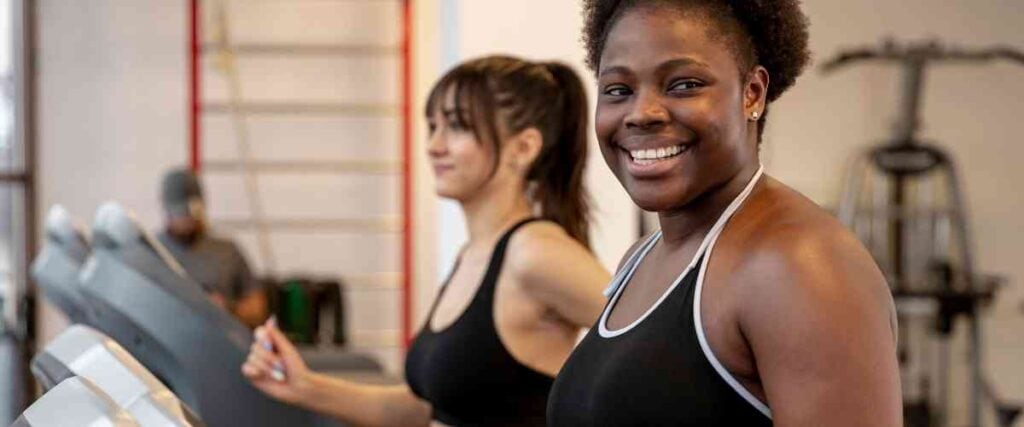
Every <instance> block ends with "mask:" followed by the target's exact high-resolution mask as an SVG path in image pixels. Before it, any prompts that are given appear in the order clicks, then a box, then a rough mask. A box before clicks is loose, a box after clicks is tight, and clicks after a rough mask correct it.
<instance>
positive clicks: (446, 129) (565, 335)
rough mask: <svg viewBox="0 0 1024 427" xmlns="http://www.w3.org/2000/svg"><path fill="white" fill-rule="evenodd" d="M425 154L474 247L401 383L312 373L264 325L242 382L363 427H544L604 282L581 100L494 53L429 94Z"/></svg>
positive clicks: (465, 251) (435, 308) (579, 91)
mask: <svg viewBox="0 0 1024 427" xmlns="http://www.w3.org/2000/svg"><path fill="white" fill-rule="evenodd" d="M426 116H427V121H428V122H429V125H430V142H429V144H428V146H427V150H428V154H429V156H430V161H431V166H432V167H433V170H434V175H435V177H436V191H437V193H438V195H439V196H441V197H445V198H449V199H453V200H456V201H458V202H459V203H460V204H461V206H462V209H463V212H464V213H465V217H466V223H467V226H468V229H469V241H468V242H467V243H466V244H465V246H463V248H462V251H461V253H460V256H459V259H458V261H457V262H456V264H455V266H454V267H453V268H452V272H451V274H450V275H449V277H448V280H446V282H445V284H444V285H443V286H442V288H441V290H440V292H439V293H438V296H437V298H436V299H435V301H434V303H433V304H432V307H431V309H430V311H429V314H428V316H427V319H426V321H425V323H424V325H423V328H422V330H421V331H420V333H419V334H418V335H417V337H416V339H415V341H413V344H412V347H411V348H410V349H409V352H408V355H407V358H406V366H405V376H406V384H402V385H398V386H370V385H362V384H356V383H353V382H349V381H345V380H340V379H336V378H330V377H328V376H326V375H323V374H318V373H315V372H312V371H310V370H309V369H308V368H307V367H306V365H305V364H304V363H303V361H302V359H301V358H300V357H299V355H298V352H296V350H295V347H294V346H293V345H292V344H291V343H290V342H288V340H287V339H286V338H285V337H284V336H283V335H282V334H281V332H280V331H279V330H278V329H277V328H276V327H275V325H273V324H272V323H269V324H267V325H264V326H263V327H261V328H258V329H257V330H256V344H254V345H253V348H252V350H251V353H250V355H249V358H248V360H247V361H246V362H245V364H244V365H243V366H242V371H243V372H244V373H245V375H246V376H247V377H248V378H249V379H250V380H251V381H252V383H253V385H254V386H256V387H257V388H259V389H260V390H263V391H264V392H265V393H267V394H268V395H270V396H272V397H275V398H277V399H280V400H283V401H286V402H289V403H292V404H295V405H299V406H302V407H305V408H308V409H311V410H314V411H319V412H322V413H325V414H328V415H331V416H333V417H335V418H338V419H339V420H342V421H345V422H348V423H352V424H357V425H396V426H411V425H428V424H431V423H436V424H443V425H497V426H504V425H508V426H533V425H537V426H543V425H545V424H546V421H545V418H544V412H545V407H546V402H547V396H548V391H549V390H550V388H551V385H552V383H553V380H554V376H555V375H556V374H557V373H558V371H559V370H560V369H561V367H562V364H563V363H564V362H565V360H566V358H567V357H568V355H569V353H570V352H571V351H572V348H573V346H574V344H575V342H576V339H577V337H578V333H579V331H580V329H581V328H583V327H587V326H589V325H591V324H593V323H594V322H595V320H596V319H597V317H598V314H599V313H600V311H601V308H602V307H603V306H604V297H603V296H602V295H601V289H602V288H603V287H604V286H605V285H606V284H607V282H608V280H609V274H608V272H607V271H606V270H605V269H604V268H603V267H601V265H600V264H599V263H598V262H597V260H596V259H595V258H594V256H593V255H592V254H591V252H590V250H589V238H588V199H587V193H586V191H585V189H584V187H583V172H584V164H585V163H586V160H587V133H588V131H589V130H588V126H589V125H588V122H587V117H588V112H587V99H586V95H585V92H584V89H583V84H582V83H581V81H580V79H579V77H578V76H577V75H576V73H575V72H573V71H572V69H571V68H569V67H567V66H565V65H562V64H558V63H534V62H529V61H525V60H522V59H518V58H512V57H506V56H491V57H486V58H481V59H477V60H473V61H469V62H466V63H463V64H461V65H459V66H458V67H456V68H455V69H453V70H451V71H449V72H448V73H447V74H446V75H445V76H444V77H443V78H442V79H441V80H440V81H439V82H438V83H437V85H435V86H434V88H433V90H432V92H431V94H430V97H429V99H428V102H427V107H426Z"/></svg>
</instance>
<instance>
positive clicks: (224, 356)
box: [80, 203, 380, 427]
mask: <svg viewBox="0 0 1024 427" xmlns="http://www.w3.org/2000/svg"><path fill="white" fill-rule="evenodd" d="M92 249H93V251H92V256H91V257H90V258H89V259H88V261H87V262H86V264H85V265H84V267H83V269H82V272H81V276H80V280H81V290H82V295H83V296H84V298H85V300H86V301H87V303H88V304H90V305H91V306H93V307H95V310H94V315H95V317H94V319H93V322H94V325H95V327H96V329H98V330H99V331H101V332H103V333H105V334H107V335H108V336H110V337H111V338H113V339H115V340H116V341H117V342H119V343H120V344H121V345H123V346H124V347H125V348H126V349H127V350H128V351H129V352H131V354H132V355H134V356H135V357H136V358H137V359H138V360H139V361H140V362H141V363H142V364H143V365H144V366H145V367H146V368H148V369H149V370H150V371H151V372H152V373H153V374H154V375H155V376H156V377H158V378H159V379H161V380H162V381H163V382H164V383H165V384H167V386H168V387H169V388H170V389H171V390H173V391H174V392H175V394H177V395H178V397H179V398H180V399H181V400H182V401H183V402H184V403H185V404H186V405H188V406H189V407H191V408H193V409H195V410H196V412H198V414H199V416H200V417H201V418H202V420H203V421H205V422H206V424H207V425H209V426H213V427H220V426H238V425H245V426H284V425H303V426H317V425H337V424H336V423H335V422H333V421H330V420H328V419H327V418H325V417H322V416H319V415H317V414H314V413H312V412H309V411H306V410H303V409H300V408H297V407H293V406H289V405H286V404H284V403H281V402H279V401H276V400H273V399H272V398H270V397H268V396H266V395H264V394H263V393H262V392H260V391H259V390H257V389H255V388H253V387H252V386H251V385H250V384H249V382H248V380H246V379H245V378H244V377H243V376H242V373H241V369H240V367H241V365H242V363H243V362H244V361H245V359H246V357H247V356H248V352H249V347H250V345H251V344H252V342H253V338H252V333H251V331H250V330H249V329H248V328H247V327H246V326H244V325H242V324H241V323H240V322H238V321H237V320H235V319H234V318H233V317H232V316H230V315H229V314H228V313H226V312H225V311H223V310H222V309H220V308H218V307H217V306H215V305H214V304H213V303H212V302H211V301H210V300H209V299H208V298H207V296H206V294H205V293H204V291H203V290H202V288H201V287H200V285H199V284H197V283H196V282H194V281H193V280H191V279H189V278H188V276H187V274H185V272H184V270H183V269H182V268H181V266H180V265H178V263H177V262H176V261H175V260H174V258H173V257H171V256H170V254H169V253H168V252H167V250H166V249H165V248H164V247H163V246H162V245H161V244H160V243H159V242H158V241H157V240H156V239H155V238H153V236H152V235H150V234H149V233H147V232H146V231H145V230H144V229H143V228H142V227H140V226H139V223H138V221H137V220H135V218H134V217H133V216H132V215H131V214H130V213H128V212H127V211H125V210H124V209H123V208H121V207H120V206H119V205H117V204H116V203H108V204H105V205H103V206H101V207H100V209H99V211H98V212H97V215H96V219H95V223H94V226H93V248H92ZM349 358H350V359H351V360H350V361H349V362H348V364H347V366H349V367H350V370H366V371H379V370H380V367H379V364H377V363H376V362H375V361H374V360H372V359H369V358H366V357H364V356H358V355H349Z"/></svg>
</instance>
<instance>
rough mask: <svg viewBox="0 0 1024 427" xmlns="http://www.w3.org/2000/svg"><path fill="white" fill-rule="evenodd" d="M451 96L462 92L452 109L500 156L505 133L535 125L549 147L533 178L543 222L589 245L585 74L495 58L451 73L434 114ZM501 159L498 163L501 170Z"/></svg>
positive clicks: (437, 93)
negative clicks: (552, 224)
mask: <svg viewBox="0 0 1024 427" xmlns="http://www.w3.org/2000/svg"><path fill="white" fill-rule="evenodd" d="M449 93H454V102H455V104H456V105H454V106H446V107H444V108H445V109H449V108H450V109H451V110H452V111H453V112H454V113H455V115H456V117H455V118H456V119H457V120H458V121H459V122H461V123H459V124H460V125H463V126H465V127H468V128H470V129H472V130H473V133H474V135H475V136H476V138H477V140H478V141H481V142H482V143H489V144H491V145H492V147H494V148H495V150H494V152H495V153H500V152H501V150H499V149H498V148H499V147H498V144H499V143H500V141H501V135H500V134H499V131H498V129H499V128H501V129H504V130H506V131H507V132H508V133H510V134H515V133H518V132H521V131H523V130H525V129H527V128H530V127H534V128H536V129H537V130H539V131H540V132H541V134H542V135H543V137H544V145H543V147H541V151H540V154H539V155H538V157H537V159H536V160H535V161H534V163H533V165H532V166H531V168H530V170H529V171H528V172H527V175H526V179H527V180H528V181H530V182H531V183H533V185H534V187H533V189H534V191H533V194H532V198H533V202H534V203H536V204H537V205H538V207H539V208H540V214H541V216H542V217H543V218H546V219H549V220H551V221H554V222H555V223H557V224H559V225H561V226H562V228H564V229H565V231H566V232H567V233H569V235H570V236H572V237H573V238H574V239H576V240H577V241H579V242H580V243H582V244H583V245H585V246H587V247H589V246H590V237H589V226H590V221H589V215H588V212H589V208H590V206H589V205H590V200H589V196H588V195H587V192H586V189H585V188H584V185H583V179H584V176H583V173H584V169H585V167H586V163H587V132H588V131H589V123H588V120H587V119H588V110H587V108H588V107H587V105H588V104H587V96H586V91H585V90H584V87H583V82H582V81H581V80H580V78H579V75H578V74H576V72H575V71H573V70H572V68H570V67H569V66H567V65H565V64H561V63H557V62H549V63H533V62H529V61H526V60H523V59H519V58H514V57H509V56H488V57H484V58H480V59H476V60H471V61H468V62H464V63H462V64H460V65H459V66H457V67H455V68H454V69H452V70H451V71H449V72H448V73H447V74H445V76H444V77H442V78H441V81H439V82H438V83H437V85H435V86H434V88H433V90H432V91H431V93H430V97H429V98H428V101H427V111H426V113H427V115H428V116H430V115H431V114H432V113H433V112H434V111H435V110H436V109H437V108H441V105H442V104H443V103H444V99H445V95H447V94H449ZM499 122H500V123H501V124H502V125H503V126H498V124H499ZM495 157H497V156H495ZM498 161H499V159H497V158H495V160H494V162H495V168H496V167H497V164H498Z"/></svg>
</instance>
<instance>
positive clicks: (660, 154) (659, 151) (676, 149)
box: [629, 145, 683, 165]
mask: <svg viewBox="0 0 1024 427" xmlns="http://www.w3.org/2000/svg"><path fill="white" fill-rule="evenodd" d="M682 152H683V147H682V146H681V145H675V146H672V147H661V148H649V149H646V150H632V151H630V152H629V155H630V156H632V157H633V161H635V162H636V163H637V164H641V165H647V164H651V163H654V162H655V161H657V160H662V159H667V158H669V157H672V156H675V155H677V154H679V153H682Z"/></svg>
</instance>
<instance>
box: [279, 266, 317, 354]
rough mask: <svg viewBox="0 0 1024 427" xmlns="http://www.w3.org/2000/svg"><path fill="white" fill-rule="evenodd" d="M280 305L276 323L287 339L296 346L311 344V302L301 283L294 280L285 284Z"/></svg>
mask: <svg viewBox="0 0 1024 427" xmlns="http://www.w3.org/2000/svg"><path fill="white" fill-rule="evenodd" d="M281 296H282V304H281V306H280V308H279V311H278V323H279V324H280V325H281V330H282V331H284V333H285V335H287V336H288V339H290V340H292V342H294V343H296V344H312V343H313V325H312V324H311V323H310V319H311V318H312V316H311V315H310V310H311V309H312V305H313V304H312V302H311V301H310V299H309V295H307V294H306V290H305V288H304V287H303V286H302V283H301V282H299V281H296V280H293V281H289V282H287V283H285V285H284V287H283V288H282V290H281Z"/></svg>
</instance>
